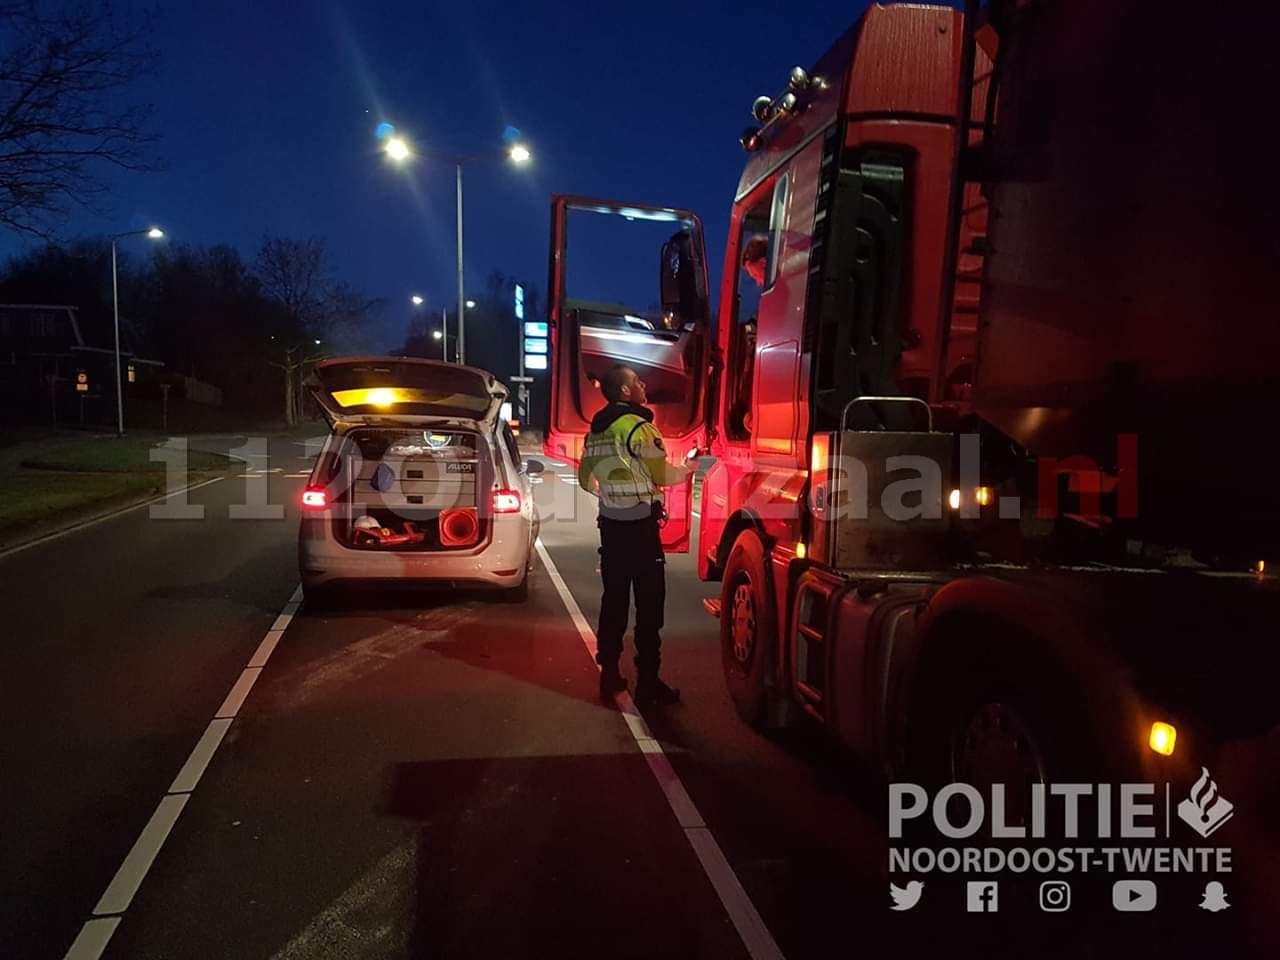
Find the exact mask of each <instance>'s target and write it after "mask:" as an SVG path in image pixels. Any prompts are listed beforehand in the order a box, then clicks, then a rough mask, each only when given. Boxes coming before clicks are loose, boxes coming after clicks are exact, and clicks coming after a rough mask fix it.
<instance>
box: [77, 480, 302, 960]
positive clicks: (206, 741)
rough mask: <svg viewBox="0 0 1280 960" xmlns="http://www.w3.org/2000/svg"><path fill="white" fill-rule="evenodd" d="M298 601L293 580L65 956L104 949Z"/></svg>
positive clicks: (89, 955)
mask: <svg viewBox="0 0 1280 960" xmlns="http://www.w3.org/2000/svg"><path fill="white" fill-rule="evenodd" d="M216 479H218V480H221V479H222V478H221V477H217V478H216ZM209 482H212V481H209ZM192 489H194V488H192ZM161 499H164V498H161ZM138 506H145V504H139V505H138ZM130 509H136V508H130ZM301 602H302V585H301V584H298V586H297V587H296V588H294V591H293V593H292V594H291V595H290V597H289V602H288V603H286V604H285V605H284V609H283V610H282V611H281V613H280V615H279V616H278V617H276V620H275V623H274V624H272V628H271V629H270V630H268V631H267V635H266V636H265V637H263V639H262V642H261V643H260V644H258V649H257V650H256V651H254V654H253V657H252V659H251V660H250V661H249V663H250V665H249V666H248V667H246V668H245V669H244V671H243V672H242V673H241V674H240V677H239V679H237V680H236V682H235V685H234V686H232V688H231V691H230V692H229V693H228V694H227V696H226V699H225V700H223V701H222V706H221V707H219V708H218V713H217V715H216V716H215V717H214V718H213V720H212V721H211V722H210V723H209V726H208V727H206V728H205V731H204V733H203V734H202V735H201V737H200V739H199V740H198V741H197V742H196V745H195V747H194V748H193V749H192V751H191V754H190V756H188V757H187V760H186V762H185V763H184V764H183V765H182V769H180V770H179V771H178V775H177V776H176V777H174V779H173V783H172V785H171V786H170V787H169V791H168V793H166V794H165V795H164V796H163V797H161V798H160V803H159V805H158V806H157V807H156V809H155V813H153V814H152V815H151V819H150V820H148V821H147V825H146V826H145V827H143V828H142V833H140V834H139V835H138V839H137V840H135V841H134V843H133V847H132V849H130V850H129V853H128V855H126V856H125V858H124V862H122V863H121V864H120V868H119V869H118V870H116V873H115V876H114V877H112V878H111V882H110V883H109V884H108V885H107V889H106V891H105V892H104V893H103V894H102V897H101V898H100V899H99V900H98V905H97V906H95V907H94V908H93V914H94V916H93V917H92V918H91V919H89V920H86V921H85V923H84V925H83V926H82V927H81V928H80V933H79V934H78V935H77V936H76V939H75V941H74V942H73V943H72V944H71V946H70V947H69V948H68V949H67V952H66V954H65V956H64V960H98V958H99V957H101V956H102V954H103V951H105V950H106V949H107V944H108V942H110V940H111V935H112V934H114V933H115V931H116V927H118V926H119V925H120V920H121V917H120V915H121V914H123V913H124V912H125V911H126V910H128V909H129V904H130V903H132V902H133V898H134V895H135V894H137V892H138V889H139V887H141V886H142V881H143V880H144V879H146V876H147V872H148V871H149V870H150V869H151V865H152V864H153V863H154V862H155V859H156V856H157V855H158V854H159V853H160V848H161V847H163V846H164V842H165V840H167V839H168V838H169V833H170V831H172V830H173V825H174V824H175V823H177V822H178V816H179V815H180V814H181V813H182V811H183V808H185V807H186V805H187V801H188V800H190V799H191V797H192V793H193V791H194V790H195V788H196V784H198V783H199V782H200V778H201V777H202V776H203V775H204V772H205V770H206V769H208V766H209V762H210V761H211V760H212V759H213V755H214V754H215V753H216V752H217V751H218V747H219V746H221V744H222V741H223V738H224V737H225V736H226V734H227V731H228V730H229V729H230V728H231V720H232V718H233V717H235V715H236V714H237V713H238V712H239V710H240V707H241V706H242V705H243V704H244V699H245V697H247V696H248V695H249V691H250V690H251V689H252V688H253V684H254V681H255V680H257V679H258V674H260V673H261V672H262V667H263V666H264V665H265V664H266V662H267V658H268V657H270V656H271V652H272V651H273V650H275V648H276V644H277V643H278V642H279V640H280V635H281V634H282V633H283V632H284V629H285V627H287V626H288V625H289V622H290V621H291V620H292V619H293V615H294V614H295V613H296V612H297V610H298V604H300V603H301ZM273 634H274V636H273Z"/></svg>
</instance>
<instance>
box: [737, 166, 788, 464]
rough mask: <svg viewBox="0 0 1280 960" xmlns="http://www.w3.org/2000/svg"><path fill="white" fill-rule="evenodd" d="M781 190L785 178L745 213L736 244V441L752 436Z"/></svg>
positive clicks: (774, 267)
mask: <svg viewBox="0 0 1280 960" xmlns="http://www.w3.org/2000/svg"><path fill="white" fill-rule="evenodd" d="M785 190H786V178H785V177H784V178H783V179H782V180H781V181H779V183H778V186H777V187H776V188H775V190H774V193H773V195H772V196H768V195H767V196H765V197H764V198H762V199H761V200H760V201H758V202H757V203H756V204H755V205H754V206H752V207H751V208H750V209H749V210H748V211H747V212H746V214H745V215H744V216H743V217H742V221H741V224H742V225H741V228H740V229H739V231H738V236H737V242H736V244H735V245H734V250H735V256H736V258H737V261H738V277H737V288H736V290H735V296H734V310H733V329H732V330H730V331H729V351H728V352H729V355H728V357H727V363H726V366H727V369H726V381H725V386H726V390H725V393H726V400H727V406H726V409H727V411H728V413H727V416H726V418H725V427H726V430H727V432H728V434H729V437H730V438H731V439H734V440H747V439H749V438H750V436H751V395H752V390H753V388H754V385H755V378H754V373H755V358H756V328H757V322H758V320H759V316H760V297H761V295H762V294H763V293H764V291H765V290H766V289H767V288H768V286H769V285H771V283H772V277H773V275H774V274H775V272H776V263H775V262H776V260H777V257H776V255H775V254H776V250H777V240H776V238H777V231H776V230H775V229H774V224H773V223H772V220H773V216H772V215H773V212H774V210H775V208H777V206H778V204H777V202H776V201H777V195H778V192H779V191H782V192H783V193H784V194H785ZM778 229H780V227H778Z"/></svg>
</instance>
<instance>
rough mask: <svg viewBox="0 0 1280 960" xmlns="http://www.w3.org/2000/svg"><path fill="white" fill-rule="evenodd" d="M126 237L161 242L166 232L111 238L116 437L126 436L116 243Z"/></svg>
mask: <svg viewBox="0 0 1280 960" xmlns="http://www.w3.org/2000/svg"><path fill="white" fill-rule="evenodd" d="M125 237H150V238H151V239H152V240H161V239H163V238H164V231H163V230H161V229H160V228H159V227H151V228H150V229H149V230H126V231H125V232H124V233H117V234H115V235H113V236H112V237H111V312H112V316H113V318H114V322H115V333H116V435H117V436H121V437H123V436H124V385H123V383H122V382H121V379H120V284H119V280H118V278H117V275H116V242H117V241H119V240H123V239H124V238H125Z"/></svg>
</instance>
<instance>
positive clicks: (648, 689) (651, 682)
mask: <svg viewBox="0 0 1280 960" xmlns="http://www.w3.org/2000/svg"><path fill="white" fill-rule="evenodd" d="M635 699H636V705H637V706H641V707H647V706H659V707H669V706H671V704H673V703H677V702H679V700H680V691H679V690H677V689H676V688H675V687H668V686H667V685H666V684H665V683H663V682H662V681H661V680H659V679H658V678H657V677H656V676H655V677H641V678H640V680H639V681H637V683H636V698H635Z"/></svg>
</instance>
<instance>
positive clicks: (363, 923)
mask: <svg viewBox="0 0 1280 960" xmlns="http://www.w3.org/2000/svg"><path fill="white" fill-rule="evenodd" d="M416 870H417V849H416V845H415V844H414V843H412V842H409V843H405V844H402V845H401V846H399V847H396V848H395V849H394V850H392V851H391V852H390V853H388V854H387V855H386V856H384V857H383V858H382V859H381V860H379V861H378V862H377V863H375V864H374V865H373V866H372V867H371V868H370V869H369V870H367V871H365V873H364V874H363V875H362V876H361V877H359V878H358V879H357V880H356V881H355V883H353V884H352V885H351V886H350V887H348V888H347V889H346V891H345V892H343V893H342V895H341V896H339V897H338V898H337V899H336V900H334V901H333V902H332V903H331V904H329V906H327V907H325V908H324V910H322V911H321V912H320V913H319V914H318V915H317V916H316V917H315V918H314V919H313V920H312V921H311V922H310V923H309V924H307V926H306V928H305V929H304V930H302V931H301V932H299V933H298V934H297V935H295V936H294V937H293V939H292V940H290V941H289V942H288V943H286V944H285V945H284V946H283V947H281V948H280V949H279V950H277V951H276V952H275V953H273V954H272V955H271V960H313V958H315V957H342V958H344V960H381V958H383V957H407V956H409V954H410V952H411V949H412V941H413V927H412V924H410V923H402V922H397V921H394V920H392V921H388V920H387V919H386V917H388V916H391V917H411V916H413V915H414V914H415V909H414V908H415V903H414V897H415V895H416V893H417V889H416V884H415V881H416V875H415V874H416Z"/></svg>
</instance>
